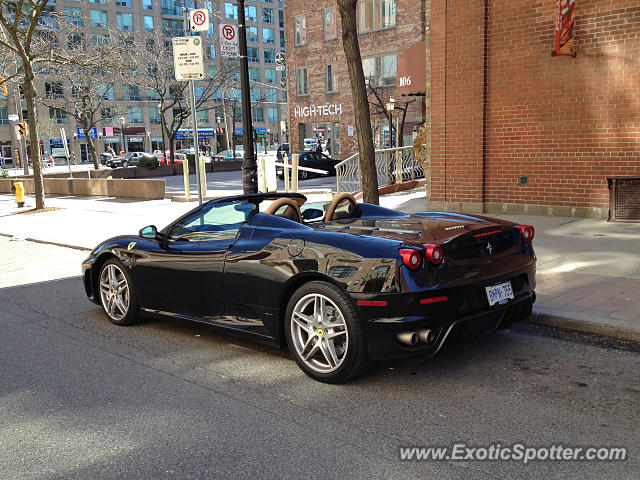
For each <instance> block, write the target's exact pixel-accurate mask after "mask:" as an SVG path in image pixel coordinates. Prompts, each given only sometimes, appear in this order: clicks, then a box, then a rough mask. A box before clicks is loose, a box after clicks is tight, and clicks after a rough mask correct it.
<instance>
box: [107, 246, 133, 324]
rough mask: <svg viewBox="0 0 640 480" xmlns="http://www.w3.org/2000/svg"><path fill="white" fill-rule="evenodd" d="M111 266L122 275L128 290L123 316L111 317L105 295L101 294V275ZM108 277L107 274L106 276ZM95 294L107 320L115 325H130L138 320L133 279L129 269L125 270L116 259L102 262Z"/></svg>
mask: <svg viewBox="0 0 640 480" xmlns="http://www.w3.org/2000/svg"><path fill="white" fill-rule="evenodd" d="M111 265H113V266H115V268H116V269H117V270H118V271H119V273H121V274H122V276H123V277H124V279H125V280H126V282H127V288H128V308H127V311H126V314H125V315H123V316H122V315H119V314H117V313H118V312H116V315H112V314H111V313H110V312H109V308H108V301H107V300H106V299H105V295H104V294H103V287H102V278H103V273H104V272H105V270H107V269H108V268H109V267H110V266H111ZM107 275H108V274H107ZM97 290H98V291H97V294H98V297H99V299H100V305H101V306H102V309H103V310H104V312H105V314H106V315H107V318H108V319H109V320H110V321H111V322H112V323H114V324H116V325H132V324H134V323H136V322H138V321H139V320H140V303H139V301H138V294H137V292H136V289H135V286H134V284H133V278H132V277H131V274H130V273H129V269H128V268H126V267H125V266H124V265H123V264H122V262H120V260H118V259H116V258H111V259H109V260H107V261H106V262H104V264H103V265H102V267H100V272H99V273H98V284H97Z"/></svg>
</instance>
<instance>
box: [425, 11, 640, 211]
mask: <svg viewBox="0 0 640 480" xmlns="http://www.w3.org/2000/svg"><path fill="white" fill-rule="evenodd" d="M429 3H430V10H431V16H430V17H431V20H430V31H429V32H428V35H429V36H430V45H431V61H430V64H431V80H430V86H431V106H430V109H429V111H430V121H431V130H432V135H431V160H432V164H431V191H430V192H428V194H430V198H431V202H430V207H431V208H432V209H440V208H442V209H449V210H463V211H476V212H478V211H487V212H514V213H517V212H530V213H536V214H549V215H578V216H596V217H606V215H607V213H608V208H609V191H608V186H607V178H608V177H612V176H619V175H636V176H640V4H639V3H638V1H637V0H606V1H603V0H576V2H575V5H576V16H575V30H574V33H575V37H574V41H575V51H576V52H577V56H576V57H575V58H573V57H571V56H555V57H553V56H551V51H552V50H553V48H554V22H555V15H556V2H555V1H554V0H544V1H537V2H532V1H528V0H516V1H513V0H509V1H508V0H492V1H491V2H489V1H474V2H469V1H465V0H431V1H430V2H429ZM428 81H429V80H428ZM638 209H639V210H640V199H639V200H638Z"/></svg>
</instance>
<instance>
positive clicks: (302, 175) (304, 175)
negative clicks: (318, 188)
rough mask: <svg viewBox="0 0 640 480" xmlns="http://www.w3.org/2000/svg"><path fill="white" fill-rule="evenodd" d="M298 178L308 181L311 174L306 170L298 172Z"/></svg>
mask: <svg viewBox="0 0 640 480" xmlns="http://www.w3.org/2000/svg"><path fill="white" fill-rule="evenodd" d="M298 178H299V179H300V180H306V179H307V178H309V172H307V171H306V170H300V171H299V172H298Z"/></svg>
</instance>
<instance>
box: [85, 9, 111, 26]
mask: <svg viewBox="0 0 640 480" xmlns="http://www.w3.org/2000/svg"><path fill="white" fill-rule="evenodd" d="M89 17H90V18H91V28H107V27H108V26H109V23H108V21H107V12H103V11H102V10H89Z"/></svg>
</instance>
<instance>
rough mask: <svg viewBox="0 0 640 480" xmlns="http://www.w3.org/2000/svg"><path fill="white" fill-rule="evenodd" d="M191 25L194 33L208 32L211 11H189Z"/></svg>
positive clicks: (202, 9) (204, 9)
mask: <svg viewBox="0 0 640 480" xmlns="http://www.w3.org/2000/svg"><path fill="white" fill-rule="evenodd" d="M189 23H190V25H191V31H192V32H206V31H207V30H209V10H208V9H206V8H201V9H197V10H191V11H189Z"/></svg>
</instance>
